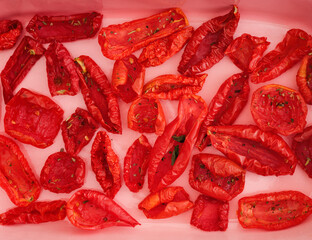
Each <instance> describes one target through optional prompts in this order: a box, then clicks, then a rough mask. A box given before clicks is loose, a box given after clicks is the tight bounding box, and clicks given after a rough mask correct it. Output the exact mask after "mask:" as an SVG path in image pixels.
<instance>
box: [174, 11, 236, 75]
mask: <svg viewBox="0 0 312 240" xmlns="http://www.w3.org/2000/svg"><path fill="white" fill-rule="evenodd" d="M239 18H240V14H239V12H238V8H237V6H236V5H234V6H233V8H232V10H231V11H230V12H229V13H228V14H226V15H224V16H220V17H216V18H213V19H211V20H209V21H207V22H205V23H203V24H202V25H201V26H200V27H199V28H197V29H196V30H195V32H194V33H193V35H192V37H191V39H190V41H189V42H188V44H187V45H186V47H185V50H184V52H183V55H182V59H181V61H180V64H179V66H178V71H179V73H181V74H184V75H194V74H196V73H200V72H203V71H205V70H207V69H209V68H211V67H212V66H213V65H215V64H216V63H217V62H219V61H220V60H221V59H222V58H223V57H224V52H225V50H226V48H227V47H228V46H229V44H230V43H231V42H232V40H233V35H234V33H235V30H236V28H237V24H238V21H239Z"/></svg>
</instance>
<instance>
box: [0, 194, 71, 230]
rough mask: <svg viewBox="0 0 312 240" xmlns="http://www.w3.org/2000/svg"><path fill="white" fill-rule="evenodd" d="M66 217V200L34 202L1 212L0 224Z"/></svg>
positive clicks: (56, 219) (49, 220) (41, 221)
mask: <svg viewBox="0 0 312 240" xmlns="http://www.w3.org/2000/svg"><path fill="white" fill-rule="evenodd" d="M65 217H66V202H65V201H63V200H55V201H51V202H33V203H31V204H30V205H28V206H26V207H16V208H12V209H10V210H8V211H7V212H5V213H2V214H0V225H14V224H25V223H34V224H38V223H44V222H54V221H59V220H63V219H64V218H65Z"/></svg>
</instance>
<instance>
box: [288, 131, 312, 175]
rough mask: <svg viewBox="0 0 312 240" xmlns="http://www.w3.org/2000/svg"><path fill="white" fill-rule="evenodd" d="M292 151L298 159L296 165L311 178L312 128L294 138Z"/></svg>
mask: <svg viewBox="0 0 312 240" xmlns="http://www.w3.org/2000/svg"><path fill="white" fill-rule="evenodd" d="M292 150H293V152H294V153H295V155H296V157H297V158H298V164H299V165H300V166H301V167H302V168H303V170H304V171H305V172H306V173H307V174H308V176H309V177H310V178H312V162H311V159H312V126H310V127H307V128H305V129H304V130H303V132H302V133H298V134H297V135H295V136H294V138H293V142H292Z"/></svg>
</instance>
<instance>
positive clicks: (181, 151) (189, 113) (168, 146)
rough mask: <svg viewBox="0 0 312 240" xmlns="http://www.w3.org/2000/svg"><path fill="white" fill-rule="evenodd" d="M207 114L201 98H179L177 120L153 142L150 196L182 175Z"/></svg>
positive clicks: (150, 158) (149, 185) (149, 175)
mask: <svg viewBox="0 0 312 240" xmlns="http://www.w3.org/2000/svg"><path fill="white" fill-rule="evenodd" d="M206 114H207V106H206V103H205V101H204V100H203V99H202V98H201V97H199V96H196V95H185V96H183V97H181V99H180V102H179V109H178V116H177V117H176V118H175V119H174V120H173V121H172V122H171V123H169V124H168V125H167V126H166V128H165V130H164V133H163V134H162V135H161V136H159V137H158V138H157V139H156V141H155V144H154V147H153V148H152V150H151V153H150V157H149V167H148V187H149V189H150V190H151V192H156V191H158V190H160V189H162V188H164V187H166V186H168V185H170V184H171V183H173V182H174V181H175V180H176V179H177V178H178V177H179V176H180V175H181V174H182V173H183V172H184V170H185V168H186V167H187V165H188V162H189V158H190V155H191V152H192V149H193V146H194V144H195V141H196V137H197V134H198V130H199V127H200V125H201V123H202V121H203V120H204V118H205V116H206Z"/></svg>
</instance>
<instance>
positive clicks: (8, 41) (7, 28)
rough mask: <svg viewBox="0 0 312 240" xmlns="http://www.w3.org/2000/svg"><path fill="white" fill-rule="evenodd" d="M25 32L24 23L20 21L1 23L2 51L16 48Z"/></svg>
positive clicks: (2, 21)
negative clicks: (23, 31)
mask: <svg viewBox="0 0 312 240" xmlns="http://www.w3.org/2000/svg"><path fill="white" fill-rule="evenodd" d="M22 30H23V26H22V23H21V22H20V21H18V20H1V21H0V50H4V49H10V48H12V47H14V45H15V43H16V42H17V40H18V38H19V36H20V35H21V33H22Z"/></svg>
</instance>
